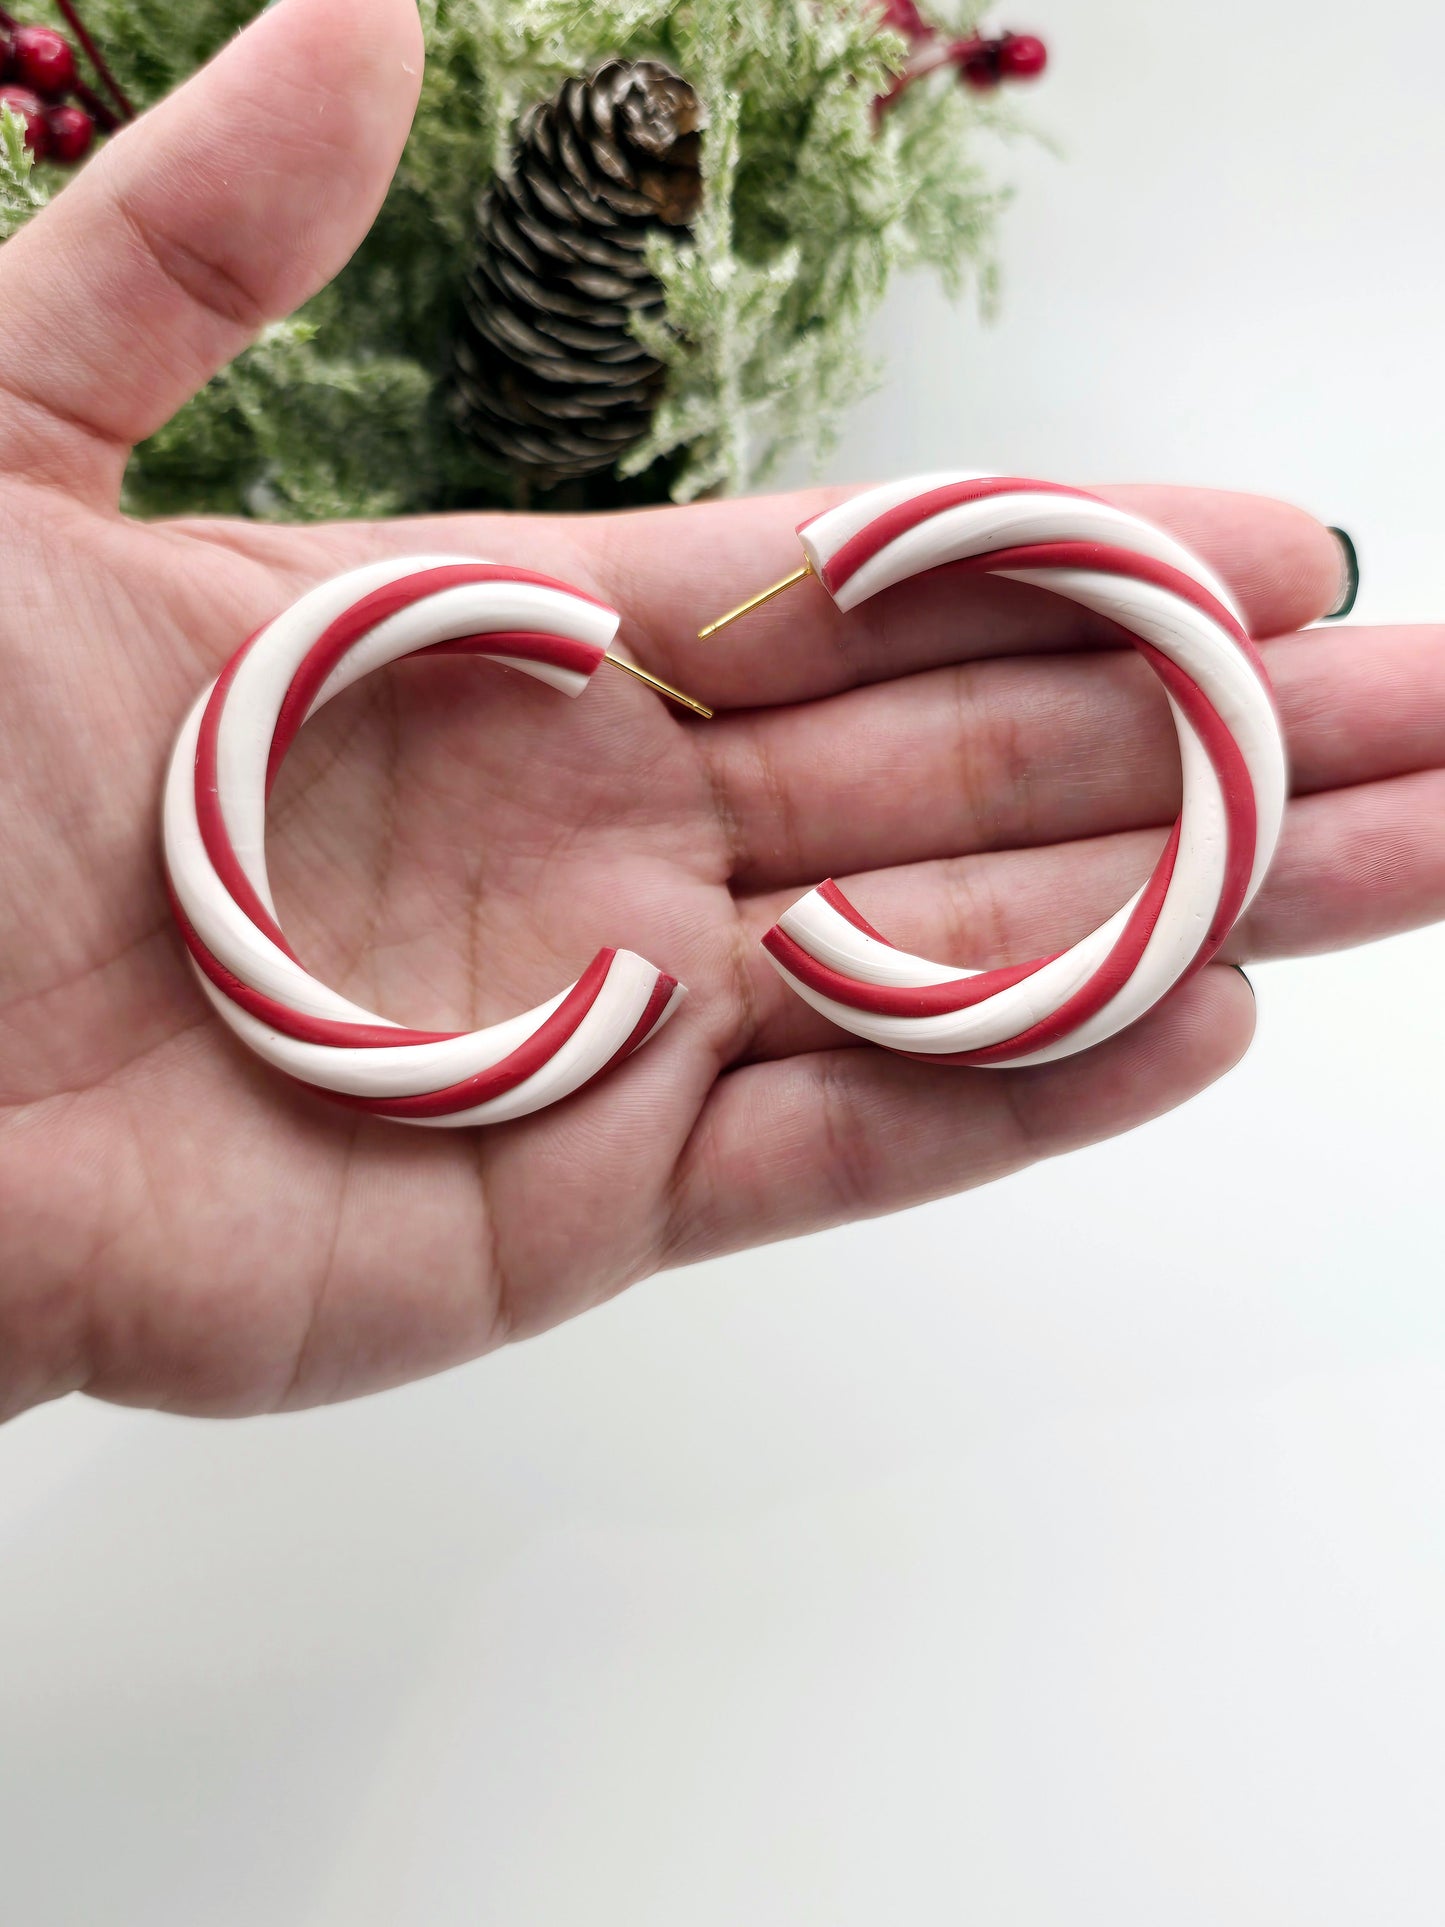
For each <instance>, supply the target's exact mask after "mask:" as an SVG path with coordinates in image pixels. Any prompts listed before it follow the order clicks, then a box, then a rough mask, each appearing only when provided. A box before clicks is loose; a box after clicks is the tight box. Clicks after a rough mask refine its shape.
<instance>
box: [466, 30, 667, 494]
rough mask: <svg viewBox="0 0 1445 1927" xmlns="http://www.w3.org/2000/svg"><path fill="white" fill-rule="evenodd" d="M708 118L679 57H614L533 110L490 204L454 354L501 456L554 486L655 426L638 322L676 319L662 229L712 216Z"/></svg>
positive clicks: (471, 415) (658, 381)
mask: <svg viewBox="0 0 1445 1927" xmlns="http://www.w3.org/2000/svg"><path fill="white" fill-rule="evenodd" d="M702 119H703V116H702V110H701V106H700V103H699V101H698V98H697V95H696V94H695V93H694V92H693V89H692V88H691V87H690V86H689V85H688V83H687V82H686V81H685V80H683V79H682V78H681V77H680V76H679V75H677V74H675V73H673V72H671V70H670V69H668V68H667V67H664V66H662V65H660V64H659V63H658V62H657V61H655V60H639V61H623V60H609V61H607V62H606V63H605V64H604V65H603V66H601V67H599V68H597V70H596V71H595V72H594V73H592V74H590V75H588V76H587V77H586V79H575V80H569V81H567V82H566V83H565V84H564V85H563V87H562V88H561V89H560V91H559V92H558V93H557V94H556V95H555V96H554V97H553V98H552V99H551V100H548V101H544V102H542V103H541V104H540V105H538V106H536V107H534V108H533V109H532V110H531V111H530V112H529V113H528V115H527V116H526V118H525V119H524V121H523V122H522V125H521V127H520V129H519V130H518V135H517V141H516V146H515V148H514V151H513V159H512V165H511V169H510V171H509V172H508V173H507V175H506V176H505V177H499V178H498V179H497V180H496V181H495V182H494V183H493V185H492V186H491V187H490V188H489V190H488V191H487V193H486V194H485V195H484V196H483V198H482V201H481V204H480V207H479V209H478V216H477V223H478V226H477V248H476V256H475V260H474V263H473V266H472V269H471V273H470V275H469V276H468V280H467V286H466V293H465V297H464V319H463V323H462V327H461V330H460V333H459V336H458V340H457V343H456V357H455V358H456V399H457V407H458V415H459V419H460V420H461V423H462V426H463V428H464V429H465V431H466V433H467V434H468V436H469V437H470V438H471V440H472V441H473V442H474V443H475V444H476V446H477V447H478V448H479V449H480V450H481V451H482V452H483V453H484V454H485V455H486V456H487V457H488V459H489V460H491V461H493V462H495V463H496V464H497V465H498V466H499V467H501V468H504V469H508V470H511V471H513V472H516V473H518V474H519V476H521V477H525V478H527V479H530V480H533V481H535V482H537V483H539V484H540V485H542V486H551V485H552V484H555V483H557V482H562V481H568V480H573V479H576V478H578V477H580V476H585V475H590V474H594V473H596V472H597V471H598V470H601V469H607V468H611V467H612V466H613V464H614V463H615V462H616V461H617V459H618V457H619V456H620V455H622V454H623V452H624V451H625V450H626V449H628V448H630V447H631V446H632V445H633V444H634V443H635V442H638V441H640V440H641V438H642V437H643V435H644V434H646V432H647V428H648V425H649V423H650V421H651V419H652V414H653V410H654V409H655V408H656V406H657V402H658V399H659V396H660V393H661V389H662V382H663V369H662V365H661V363H659V362H658V361H656V360H654V358H653V357H652V356H651V355H650V354H648V353H647V352H646V350H645V349H644V348H643V347H642V346H641V345H640V344H639V343H638V342H637V341H636V340H635V339H634V337H633V335H632V333H631V330H630V326H629V323H630V322H631V320H632V318H633V316H635V315H646V316H649V317H658V318H660V317H661V315H662V312H663V294H662V288H661V286H660V284H659V283H658V281H657V279H656V277H655V276H654V275H653V274H651V273H650V272H649V270H648V267H647V263H646V258H645V250H646V245H647V238H648V236H649V235H650V234H651V233H653V232H654V230H656V229H658V228H671V229H680V228H686V227H687V226H688V225H689V224H690V223H691V221H692V220H693V218H694V216H695V215H696V213H697V208H698V202H699V200H700V198H701V194H702V177H701V173H700V171H699V146H700V138H699V129H700V127H701V125H702Z"/></svg>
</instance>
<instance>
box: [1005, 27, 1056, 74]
mask: <svg viewBox="0 0 1445 1927" xmlns="http://www.w3.org/2000/svg"><path fill="white" fill-rule="evenodd" d="M998 64H999V66H1000V67H1001V68H1002V70H1003V72H1004V73H1006V74H1007V75H1008V77H1009V79H1010V80H1035V79H1037V77H1038V76H1039V75H1040V74H1041V73H1042V72H1043V71H1044V69H1045V67H1047V66H1048V64H1049V50H1048V48H1047V47H1046V46H1045V45H1044V43H1043V41H1042V40H1040V39H1039V37H1038V35H1037V34H1034V33H1006V34H1005V35H1004V37H1003V39H1002V41H1000V43H999V50H998Z"/></svg>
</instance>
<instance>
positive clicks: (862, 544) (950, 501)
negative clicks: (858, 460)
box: [798, 475, 1108, 596]
mask: <svg viewBox="0 0 1445 1927" xmlns="http://www.w3.org/2000/svg"><path fill="white" fill-rule="evenodd" d="M1019 494H1025V495H1061V496H1065V497H1067V498H1068V499H1069V500H1071V501H1075V502H1095V503H1100V506H1103V507H1107V506H1108V504H1107V503H1102V502H1101V499H1100V497H1099V496H1097V495H1090V494H1089V493H1088V492H1087V491H1086V490H1084V489H1081V488H1068V487H1066V486H1065V485H1064V484H1063V483H1062V482H1029V481H1025V480H1023V479H1022V478H1020V477H1019V476H1013V475H990V476H986V477H985V478H983V479H982V480H979V481H972V482H946V483H945V484H944V485H943V486H942V487H940V488H931V489H928V490H927V491H926V492H925V493H924V494H922V495H915V496H913V497H911V498H910V500H908V501H906V502H899V503H898V504H897V506H896V507H894V508H891V509H884V511H883V512H882V514H881V515H876V516H875V517H874V518H873V520H872V521H871V522H868V523H866V524H865V525H864V527H862V528H861V529H859V531H858V533H857V534H856V535H851V536H849V538H848V540H847V541H846V542H844V543H843V544H842V545H841V546H840V547H839V548H838V549H837V551H836V552H835V553H834V554H833V555H831V556H830V557H829V558H828V560H827V561H826V562H825V563H824V564H823V572H822V578H821V580H822V583H823V587H824V588H825V589H826V590H827V591H828V593H829V595H833V596H836V595H837V593H838V591H839V590H840V589H841V588H842V587H843V584H844V583H845V582H847V580H848V579H849V577H850V576H853V575H856V574H857V572H858V570H859V569H861V568H862V566H863V564H864V563H865V562H871V561H872V559H873V557H874V556H875V555H877V554H878V553H879V551H880V550H882V549H886V548H887V546H888V544H889V543H890V542H896V541H897V539H898V537H899V536H900V535H907V533H908V531H909V530H910V529H916V528H917V527H918V526H919V524H920V523H922V522H928V521H931V520H932V519H933V517H934V516H935V515H942V514H943V513H944V511H945V510H946V509H952V508H961V507H963V505H964V504H965V503H968V502H985V501H988V500H989V499H990V498H991V497H993V496H995V495H1019ZM825 513H826V511H825ZM810 519H811V521H816V520H817V519H818V518H817V517H816V516H813V517H812V518H810ZM809 525H810V524H809V522H803V523H800V524H799V527H798V533H799V534H800V535H801V534H802V532H803V530H804V529H806V528H807V527H809ZM920 573H921V574H923V573H926V571H920Z"/></svg>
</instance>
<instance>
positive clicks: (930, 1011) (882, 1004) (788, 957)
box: [762, 924, 1052, 1017]
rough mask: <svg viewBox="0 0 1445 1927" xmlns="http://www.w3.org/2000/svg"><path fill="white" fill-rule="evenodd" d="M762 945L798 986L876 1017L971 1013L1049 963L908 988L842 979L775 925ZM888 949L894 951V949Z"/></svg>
mask: <svg viewBox="0 0 1445 1927" xmlns="http://www.w3.org/2000/svg"><path fill="white" fill-rule="evenodd" d="M762 941H763V948H764V950H766V951H767V952H768V954H769V955H770V956H772V957H775V958H776V959H777V961H778V962H779V963H780V964H781V965H782V966H783V968H784V970H786V971H787V972H788V974H789V975H790V976H793V977H796V978H797V979H798V981H799V983H803V984H806V985H807V986H808V988H809V989H810V990H814V991H816V992H817V993H818V994H819V996H822V997H831V998H832V999H833V1001H834V1002H835V1003H839V1004H847V1005H848V1007H849V1008H850V1009H851V1010H866V1011H868V1012H870V1013H871V1014H872V1015H873V1016H875V1017H947V1016H951V1015H952V1014H953V1013H954V1012H956V1011H960V1010H971V1009H972V1008H973V1006H974V1005H975V1004H982V1003H986V1002H987V1001H988V999H989V998H990V997H995V996H997V995H998V993H999V992H1000V991H1001V990H1012V989H1013V987H1014V985H1015V984H1020V983H1022V982H1023V981H1024V980H1025V978H1027V977H1032V976H1034V975H1035V974H1036V973H1037V972H1038V971H1040V970H1042V969H1043V967H1044V965H1045V964H1046V963H1050V962H1052V959H1051V958H1049V957H1040V958H1039V959H1038V960H1037V961H1036V962H1034V963H1027V964H1015V965H1012V966H1011V967H1010V968H1008V969H1005V970H981V971H979V972H978V974H977V975H976V976H973V977H964V978H955V979H954V980H952V981H951V982H949V983H942V984H921V985H916V986H912V987H909V986H903V985H898V984H867V983H861V982H860V981H859V979H858V978H857V977H848V976H845V975H844V973H843V972H842V971H841V970H838V969H836V968H835V967H834V966H833V965H831V964H825V963H820V962H819V960H818V959H817V958H816V957H815V956H814V955H813V953H812V951H811V950H805V949H804V948H803V946H802V945H801V944H800V943H799V942H798V941H797V939H796V938H795V937H790V936H789V935H788V933H787V931H786V930H784V929H783V927H782V925H781V924H774V926H773V928H772V929H771V930H770V931H769V932H768V933H767V935H766V936H765V937H764V938H763V940H762ZM888 947H889V949H890V950H891V949H893V948H894V946H893V945H892V944H890V945H889V946H888Z"/></svg>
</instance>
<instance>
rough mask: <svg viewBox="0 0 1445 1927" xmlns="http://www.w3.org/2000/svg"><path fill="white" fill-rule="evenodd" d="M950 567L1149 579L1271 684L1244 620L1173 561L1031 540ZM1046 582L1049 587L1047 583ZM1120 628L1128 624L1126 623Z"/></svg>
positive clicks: (1099, 546)
mask: <svg viewBox="0 0 1445 1927" xmlns="http://www.w3.org/2000/svg"><path fill="white" fill-rule="evenodd" d="M950 566H952V567H954V568H958V569H964V570H968V571H969V572H971V573H973V574H988V575H992V574H994V573H995V572H1000V573H1002V572H1003V571H1005V570H1008V569H1091V570H1093V571H1094V573H1095V574H1097V575H1117V576H1124V577H1127V578H1129V579H1131V580H1133V581H1135V582H1147V583H1150V584H1151V585H1152V586H1153V587H1154V588H1156V589H1163V590H1165V591H1166V592H1167V593H1168V594H1170V595H1174V596H1178V598H1179V600H1180V601H1181V602H1187V603H1189V604H1190V605H1191V606H1192V607H1193V608H1195V609H1198V610H1199V612H1200V614H1201V615H1204V616H1207V617H1208V618H1209V620H1210V621H1211V622H1214V623H1217V624H1218V626H1219V627H1220V628H1221V629H1223V631H1224V632H1225V634H1226V635H1227V636H1229V637H1230V639H1231V640H1232V641H1233V642H1235V643H1237V644H1238V646H1239V649H1240V651H1241V653H1242V654H1243V655H1244V656H1245V658H1246V659H1247V661H1248V662H1249V664H1250V667H1251V668H1252V669H1253V670H1254V671H1255V673H1256V674H1257V675H1258V677H1259V679H1260V681H1261V682H1262V683H1263V684H1264V686H1265V688H1266V689H1268V688H1269V676H1268V673H1267V671H1266V670H1265V666H1264V661H1263V658H1262V657H1261V656H1260V653H1259V651H1258V649H1256V648H1255V646H1254V641H1253V639H1252V638H1251V636H1250V634H1249V632H1248V630H1247V629H1245V628H1244V627H1243V626H1242V625H1241V623H1240V621H1239V618H1238V617H1237V616H1235V615H1233V614H1231V612H1230V611H1229V610H1228V609H1227V608H1226V607H1225V606H1224V604H1223V603H1222V602H1221V601H1220V600H1219V598H1218V596H1215V595H1211V594H1210V592H1209V590H1208V589H1206V588H1205V586H1204V584H1203V583H1202V582H1199V581H1197V580H1196V579H1195V578H1194V577H1193V576H1192V575H1186V574H1185V573H1184V571H1183V570H1182V569H1176V568H1175V567H1174V566H1173V564H1172V563H1169V562H1160V561H1158V560H1156V559H1155V557H1153V556H1152V555H1139V554H1137V553H1136V552H1135V551H1133V550H1131V549H1121V548H1115V547H1113V546H1112V545H1111V544H1109V543H1106V542H1029V543H1024V544H1020V545H1019V546H1017V547H1015V548H1011V549H991V550H990V551H989V552H988V554H987V555H965V556H961V557H960V558H959V560H958V561H957V562H956V563H953V564H951V565H950ZM1041 586H1042V587H1044V588H1047V587H1048V584H1047V583H1044V584H1042V585H1041ZM1051 593H1052V592H1051ZM1119 626H1120V627H1121V628H1122V627H1125V625H1123V624H1120V625H1119ZM1126 633H1127V634H1128V635H1129V637H1130V639H1131V641H1135V642H1138V641H1139V638H1138V637H1136V636H1135V635H1134V633H1133V631H1132V630H1127V629H1126Z"/></svg>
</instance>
